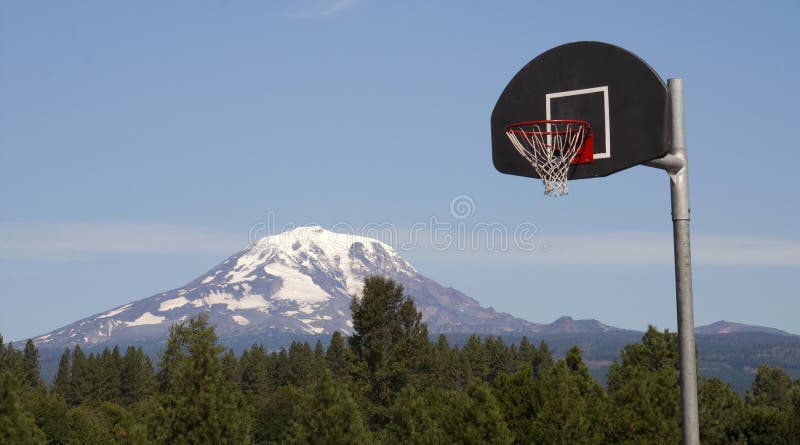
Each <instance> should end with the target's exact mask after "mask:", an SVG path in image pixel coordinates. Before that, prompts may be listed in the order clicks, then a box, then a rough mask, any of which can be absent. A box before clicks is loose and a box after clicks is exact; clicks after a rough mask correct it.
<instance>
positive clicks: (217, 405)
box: [150, 315, 251, 444]
mask: <svg viewBox="0 0 800 445" xmlns="http://www.w3.org/2000/svg"><path fill="white" fill-rule="evenodd" d="M216 341H217V337H216V334H215V333H214V329H213V328H212V327H210V326H209V325H208V318H207V317H206V316H205V315H201V316H200V317H198V318H197V319H190V320H189V321H188V322H186V323H182V324H178V325H175V326H173V327H172V329H171V330H170V336H169V339H168V341H167V347H166V349H165V350H164V353H163V355H162V362H161V378H162V381H161V385H162V391H163V392H162V395H161V397H160V400H159V401H160V406H161V410H162V415H161V416H157V417H156V419H155V420H157V421H158V422H157V423H155V424H152V425H150V427H151V428H152V431H153V436H152V438H153V439H154V440H155V441H156V442H161V443H170V444H245V443H249V442H250V429H251V416H250V414H249V413H250V411H249V405H247V403H246V401H245V399H244V397H243V396H242V395H241V393H240V392H239V391H238V388H236V387H235V386H234V384H233V382H229V381H226V380H225V379H224V378H223V372H222V363H221V358H220V355H221V354H222V352H223V348H222V347H220V346H218V345H217V344H216Z"/></svg>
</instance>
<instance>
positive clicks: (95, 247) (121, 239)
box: [0, 221, 247, 261]
mask: <svg viewBox="0 0 800 445" xmlns="http://www.w3.org/2000/svg"><path fill="white" fill-rule="evenodd" d="M246 245H247V239H246V236H244V235H242V236H234V235H232V234H230V233H227V232H223V231H220V230H216V229H213V228H209V227H201V226H193V225H180V224H158V223H142V222H128V221H115V222H75V221H70V222H30V223H8V222H6V223H0V260H11V261H73V260H83V259H88V258H91V257H92V256H95V255H98V254H179V253H215V254H232V253H234V252H236V251H238V250H239V249H242V248H243V247H245V246H246Z"/></svg>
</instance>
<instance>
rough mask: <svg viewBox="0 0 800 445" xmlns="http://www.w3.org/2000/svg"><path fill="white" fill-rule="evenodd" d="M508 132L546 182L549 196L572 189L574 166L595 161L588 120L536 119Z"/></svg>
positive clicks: (560, 194)
mask: <svg viewBox="0 0 800 445" xmlns="http://www.w3.org/2000/svg"><path fill="white" fill-rule="evenodd" d="M506 136H508V139H509V140H510V141H511V143H512V144H513V145H514V148H515V149H516V150H517V152H519V154H520V155H522V157H524V158H525V159H527V160H528V162H530V164H531V166H533V168H534V170H536V173H537V174H538V175H539V178H541V180H542V183H544V194H545V195H547V196H564V195H566V194H567V193H569V187H568V185H567V181H568V179H569V171H570V166H571V165H572V164H578V163H583V162H591V160H592V155H593V154H594V153H593V151H594V149H593V147H591V145H592V144H591V142H592V134H591V126H590V125H589V123H588V122H583V121H575V120H548V121H532V122H521V123H518V124H512V125H509V126H508V127H506Z"/></svg>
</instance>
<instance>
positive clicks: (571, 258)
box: [400, 231, 800, 267]
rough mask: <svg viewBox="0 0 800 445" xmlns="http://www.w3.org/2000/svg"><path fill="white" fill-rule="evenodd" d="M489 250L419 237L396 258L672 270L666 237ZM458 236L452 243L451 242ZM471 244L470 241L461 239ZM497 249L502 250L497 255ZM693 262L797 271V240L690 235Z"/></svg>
mask: <svg viewBox="0 0 800 445" xmlns="http://www.w3.org/2000/svg"><path fill="white" fill-rule="evenodd" d="M508 233H509V239H508V240H506V241H505V242H503V243H501V242H498V240H494V243H493V244H492V245H488V246H487V244H486V243H485V240H484V241H483V242H482V243H481V244H479V245H476V244H475V242H474V241H472V242H470V241H467V242H466V243H465V244H463V245H456V243H452V244H451V245H448V246H447V247H445V248H438V247H437V246H436V245H435V244H434V243H432V242H429V241H428V240H427V239H426V236H427V235H428V233H427V232H426V233H425V234H421V235H420V237H419V238H420V239H421V241H420V242H417V243H415V244H414V247H413V248H410V249H403V248H402V243H400V244H401V249H400V250H401V253H402V254H406V253H408V254H410V255H411V256H412V257H417V258H421V257H434V256H435V257H437V258H441V259H443V260H454V261H458V260H469V261H475V260H476V257H477V258H480V257H485V256H486V255H490V256H491V257H492V258H493V261H494V260H507V261H523V262H528V261H531V262H538V263H547V264H570V265H672V264H673V261H674V258H673V245H672V234H671V233H650V232H599V233H582V234H558V235H547V234H544V233H542V234H537V235H536V236H535V237H534V238H533V239H531V240H527V241H526V243H525V245H524V246H521V245H520V243H519V242H516V241H515V240H514V239H513V236H512V232H511V231H509V232H508ZM456 237H457V235H455V234H454V235H453V236H452V238H453V239H456ZM466 239H467V240H469V239H470V237H469V236H467V237H466ZM500 246H505V247H504V248H503V249H500V248H499V247H500ZM692 262H693V263H694V264H695V265H703V266H754V267H800V240H798V239H792V238H780V237H760V236H751V235H721V234H709V233H695V234H693V235H692Z"/></svg>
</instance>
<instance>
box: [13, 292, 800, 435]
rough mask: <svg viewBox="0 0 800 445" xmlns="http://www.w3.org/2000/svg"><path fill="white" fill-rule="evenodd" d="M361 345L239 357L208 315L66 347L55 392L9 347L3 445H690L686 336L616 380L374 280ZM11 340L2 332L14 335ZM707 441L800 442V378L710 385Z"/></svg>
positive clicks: (575, 357) (30, 353)
mask: <svg viewBox="0 0 800 445" xmlns="http://www.w3.org/2000/svg"><path fill="white" fill-rule="evenodd" d="M351 311H352V316H353V330H354V333H353V335H352V336H349V337H346V336H343V335H342V334H341V333H339V332H337V333H334V335H333V336H332V337H331V338H330V341H329V343H328V344H327V347H326V346H325V345H323V343H322V342H321V341H319V340H318V341H317V342H316V343H315V344H314V345H312V344H310V343H308V342H302V343H301V342H292V344H291V345H290V346H289V347H288V348H281V349H280V350H278V351H268V350H267V349H265V348H264V346H263V345H260V344H257V345H253V346H251V347H250V348H248V349H245V350H244V351H242V352H241V354H239V355H237V354H235V353H234V351H233V350H231V349H226V348H225V347H223V346H221V345H220V344H219V343H218V339H217V336H216V333H215V331H214V327H213V326H211V325H209V323H208V317H207V316H206V315H200V316H199V317H197V318H192V319H189V320H187V321H185V322H183V323H181V324H177V325H174V326H173V327H172V328H171V329H170V335H169V339H168V341H167V344H166V346H165V347H164V348H163V349H162V351H161V352H160V353H159V355H158V359H157V363H153V361H152V360H151V358H150V357H148V355H146V354H145V353H144V352H143V351H142V348H141V347H138V348H137V347H133V346H129V347H127V348H126V349H125V351H124V352H123V351H122V350H121V349H120V348H119V347H114V348H105V349H104V350H103V351H101V352H98V353H94V352H92V353H90V354H88V355H87V354H86V353H85V352H84V351H83V350H82V349H81V348H80V346H75V347H73V348H66V349H65V351H64V353H63V354H62V356H61V360H60V362H59V366H58V371H57V373H56V375H55V377H54V379H53V382H52V384H51V385H49V386H48V385H47V384H45V383H44V381H43V380H42V378H41V376H40V373H39V355H38V349H37V348H36V346H35V344H34V343H33V342H32V341H31V340H28V342H27V343H26V345H25V348H24V349H23V350H17V349H16V348H14V347H13V345H12V344H11V343H9V344H8V346H7V347H0V444H6V443H8V444H44V443H47V444H283V443H294V444H446V443H453V444H531V443H535V444H567V443H569V444H606V443H607V444H674V443H680V442H681V430H680V397H679V373H678V343H677V336H676V334H674V333H670V332H669V331H667V330H665V331H658V330H656V329H655V328H654V327H652V326H651V327H650V328H649V329H648V330H647V332H646V333H644V335H643V337H642V340H641V342H640V343H632V344H629V345H627V346H625V347H624V348H623V350H622V351H621V353H620V358H619V360H614V362H613V363H612V364H611V366H610V368H609V370H608V373H607V376H606V385H601V384H600V383H599V382H598V381H597V380H596V379H594V378H593V377H592V376H591V374H590V373H589V368H588V367H587V365H586V363H585V362H584V360H583V354H582V351H581V350H580V348H578V347H573V348H571V349H570V350H569V351H567V352H566V355H565V356H564V357H563V358H560V359H556V358H554V357H553V352H552V351H551V349H550V347H549V346H548V345H547V344H546V343H545V342H544V341H541V342H540V343H539V344H538V345H535V344H533V343H531V342H530V341H529V340H528V339H527V337H523V338H522V339H521V340H520V342H519V344H516V343H511V344H510V345H509V344H506V343H505V342H504V340H503V339H502V338H501V337H493V336H489V337H483V338H482V337H480V336H477V335H472V336H470V337H469V338H468V339H467V341H466V342H465V343H464V344H463V346H461V347H458V346H451V345H450V344H449V343H448V340H447V337H446V336H445V335H440V336H439V337H438V339H437V340H436V341H432V340H431V339H430V338H429V336H428V331H427V326H426V324H425V323H423V322H422V316H421V314H420V312H419V311H417V308H416V306H415V305H414V303H413V300H412V299H411V297H409V296H407V295H405V294H404V291H403V287H402V286H401V285H399V284H397V283H395V282H394V281H392V280H390V279H385V278H382V277H368V278H367V279H366V280H365V285H364V290H363V295H362V297H361V298H354V299H353V301H352V303H351ZM0 345H2V336H0ZM698 396H699V403H700V430H701V431H700V432H701V441H702V443H704V444H770V445H774V444H798V443H800V379H795V380H793V379H792V378H791V377H790V376H789V375H788V374H787V373H786V372H784V371H783V370H782V369H781V368H779V367H771V366H767V365H762V366H760V367H759V368H758V369H757V370H756V372H755V377H754V380H753V383H752V385H751V387H750V389H749V390H748V391H747V392H746V393H745V394H739V393H738V392H736V391H735V390H733V389H732V387H731V386H730V385H728V384H726V383H724V382H722V381H721V380H719V379H717V378H703V377H701V379H700V388H699V394H698Z"/></svg>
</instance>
